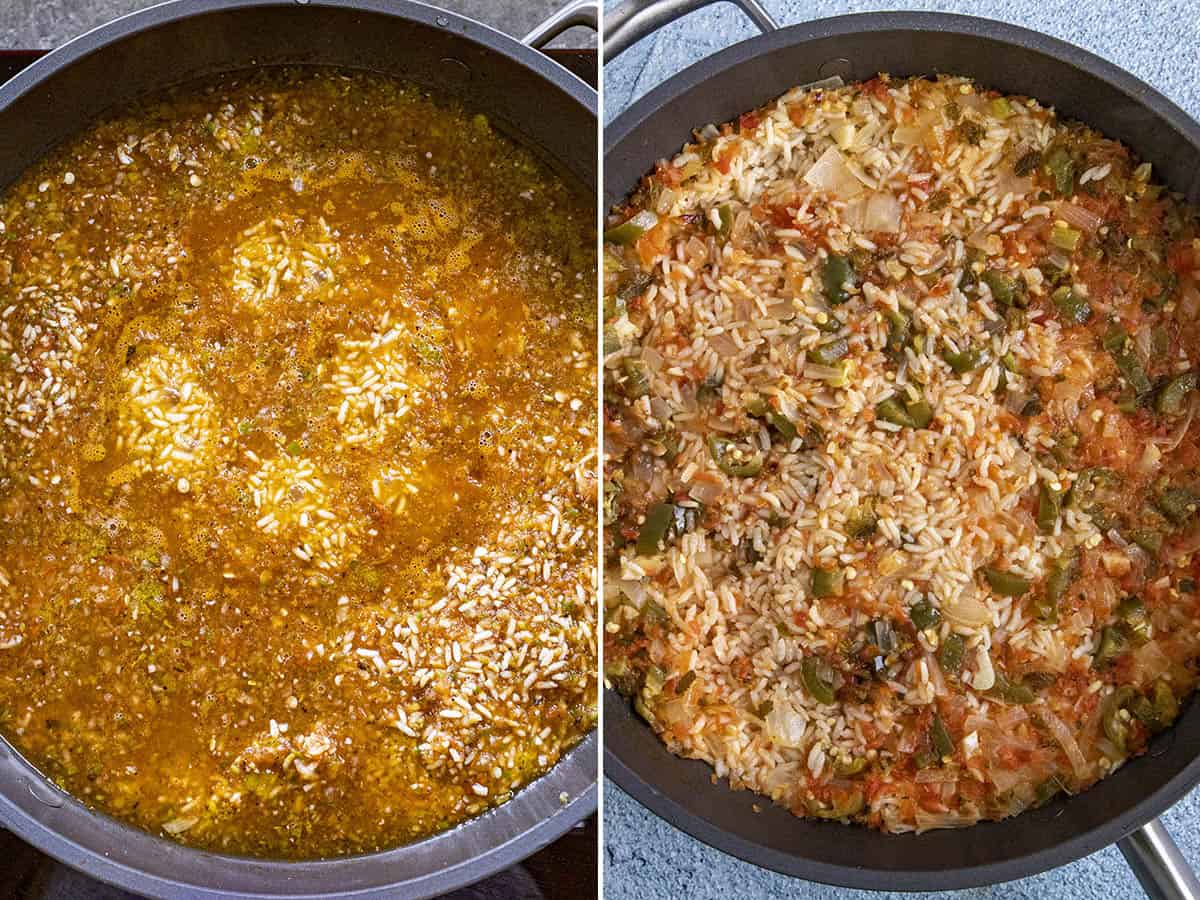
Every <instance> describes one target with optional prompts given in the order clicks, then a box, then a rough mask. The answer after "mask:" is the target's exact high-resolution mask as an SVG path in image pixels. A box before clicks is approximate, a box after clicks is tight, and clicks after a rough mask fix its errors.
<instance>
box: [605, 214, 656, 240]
mask: <svg viewBox="0 0 1200 900" xmlns="http://www.w3.org/2000/svg"><path fill="white" fill-rule="evenodd" d="M657 224H658V216H657V215H656V214H655V213H653V212H651V211H650V210H648V209H643V210H639V211H638V212H637V213H635V214H634V215H633V216H631V217H630V218H628V219H626V220H625V221H624V222H622V223H621V224H620V225H614V226H613V227H612V228H610V229H608V230H607V231H606V232H604V240H605V241H607V242H608V243H610V244H632V243H635V242H636V241H637V239H638V238H640V237H641V236H642V235H643V234H645V233H646V232H647V231H649V230H650V229H651V228H653V227H654V226H655V225H657Z"/></svg>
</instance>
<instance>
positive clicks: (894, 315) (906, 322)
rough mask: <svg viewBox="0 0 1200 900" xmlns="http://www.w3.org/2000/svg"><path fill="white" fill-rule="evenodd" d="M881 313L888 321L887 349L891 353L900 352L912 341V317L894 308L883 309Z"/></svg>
mask: <svg viewBox="0 0 1200 900" xmlns="http://www.w3.org/2000/svg"><path fill="white" fill-rule="evenodd" d="M883 315H884V317H885V318H886V319H887V321H888V338H887V349H888V351H889V352H891V353H893V354H898V353H902V352H903V351H904V348H905V347H907V346H908V345H909V344H910V343H911V342H912V319H911V318H909V316H908V315H906V314H905V313H904V312H902V311H900V310H894V309H886V310H884V313H883Z"/></svg>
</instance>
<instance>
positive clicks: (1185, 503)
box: [1154, 487, 1200, 526]
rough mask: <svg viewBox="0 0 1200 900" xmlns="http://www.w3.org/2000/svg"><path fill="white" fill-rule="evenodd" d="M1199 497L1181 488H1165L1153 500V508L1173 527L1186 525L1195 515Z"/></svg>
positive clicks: (1199, 500)
mask: <svg viewBox="0 0 1200 900" xmlns="http://www.w3.org/2000/svg"><path fill="white" fill-rule="evenodd" d="M1198 504H1200V497H1198V496H1197V495H1196V494H1195V493H1193V492H1192V491H1190V490H1188V489H1187V488H1182V487H1166V488H1163V489H1162V490H1161V491H1159V492H1158V494H1157V496H1156V497H1155V498H1154V508H1155V509H1157V510H1158V511H1159V512H1160V513H1162V514H1163V515H1164V516H1166V517H1167V518H1168V519H1169V520H1170V521H1171V524H1173V525H1179V526H1182V525H1186V524H1187V523H1188V522H1190V521H1191V520H1192V517H1193V516H1195V515H1196V509H1197V505H1198Z"/></svg>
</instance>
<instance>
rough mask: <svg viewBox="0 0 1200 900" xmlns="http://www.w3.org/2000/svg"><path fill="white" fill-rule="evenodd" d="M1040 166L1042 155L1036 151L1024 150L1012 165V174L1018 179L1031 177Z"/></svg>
mask: <svg viewBox="0 0 1200 900" xmlns="http://www.w3.org/2000/svg"><path fill="white" fill-rule="evenodd" d="M1041 164H1042V154H1041V152H1040V151H1038V150H1026V151H1025V152H1024V153H1022V154H1021V155H1020V156H1018V157H1017V161H1016V162H1015V163H1013V174H1014V175H1016V176H1017V177H1018V178H1025V177H1027V176H1029V175H1032V174H1033V173H1034V172H1036V171H1037V170H1038V168H1039V167H1040V166H1041Z"/></svg>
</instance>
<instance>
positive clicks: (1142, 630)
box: [1117, 597, 1152, 644]
mask: <svg viewBox="0 0 1200 900" xmlns="http://www.w3.org/2000/svg"><path fill="white" fill-rule="evenodd" d="M1117 618H1119V619H1120V620H1121V621H1122V622H1123V623H1125V628H1126V633H1127V635H1128V637H1129V639H1130V640H1131V641H1132V642H1133V643H1135V644H1144V643H1146V641H1148V640H1150V636H1151V635H1150V633H1151V628H1152V626H1151V624H1150V614H1149V612H1147V610H1146V604H1145V603H1143V602H1142V600H1141V598H1140V597H1126V598H1125V599H1124V600H1122V601H1121V602H1120V603H1119V604H1118V605H1117Z"/></svg>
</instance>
